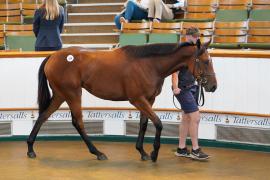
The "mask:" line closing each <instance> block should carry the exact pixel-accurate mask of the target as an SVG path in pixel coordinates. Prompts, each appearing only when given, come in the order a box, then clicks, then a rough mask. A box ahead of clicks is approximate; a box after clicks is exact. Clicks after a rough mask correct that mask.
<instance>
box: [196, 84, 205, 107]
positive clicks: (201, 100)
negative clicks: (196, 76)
mask: <svg viewBox="0 0 270 180" xmlns="http://www.w3.org/2000/svg"><path fill="white" fill-rule="evenodd" d="M198 91H199V93H198V98H197V104H198V105H199V106H203V105H204V91H203V87H202V85H201V83H200V84H199V88H198Z"/></svg>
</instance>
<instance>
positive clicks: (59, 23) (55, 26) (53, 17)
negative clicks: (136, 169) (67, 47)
mask: <svg viewBox="0 0 270 180" xmlns="http://www.w3.org/2000/svg"><path fill="white" fill-rule="evenodd" d="M63 26H64V9H63V7H62V6H60V5H59V4H58V2H57V0H43V4H42V6H41V7H40V8H39V9H37V10H36V11H35V15H34V22H33V31H34V33H35V36H36V38H37V39H36V44H35V50H36V51H55V50H59V49H61V48H62V40H61V37H60V33H62V30H63Z"/></svg>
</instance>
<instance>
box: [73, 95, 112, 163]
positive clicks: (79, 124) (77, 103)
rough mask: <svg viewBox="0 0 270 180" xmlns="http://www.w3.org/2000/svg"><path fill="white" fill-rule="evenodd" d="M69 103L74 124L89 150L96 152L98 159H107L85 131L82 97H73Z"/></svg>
mask: <svg viewBox="0 0 270 180" xmlns="http://www.w3.org/2000/svg"><path fill="white" fill-rule="evenodd" d="M68 104H69V107H70V110H71V113H72V124H73V126H74V127H75V128H76V130H77V131H78V133H79V134H80V135H81V137H82V139H83V140H84V142H85V144H86V145H87V147H88V149H89V151H90V152H91V153H92V154H95V155H96V156H97V159H98V160H106V159H107V157H106V155H105V154H103V153H102V152H100V151H99V150H97V148H96V147H95V146H94V145H93V143H92V142H91V141H90V140H89V138H88V136H87V134H86V132H85V129H84V124H83V121H82V110H81V97H78V98H76V99H73V100H72V101H70V102H68Z"/></svg>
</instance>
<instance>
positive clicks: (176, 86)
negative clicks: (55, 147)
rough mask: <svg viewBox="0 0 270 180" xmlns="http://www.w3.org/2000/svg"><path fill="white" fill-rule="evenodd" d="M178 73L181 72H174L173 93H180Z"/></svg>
mask: <svg viewBox="0 0 270 180" xmlns="http://www.w3.org/2000/svg"><path fill="white" fill-rule="evenodd" d="M178 73H179V72H175V73H173V74H172V90H173V94H175V95H176V94H179V93H180V91H181V89H180V88H179V87H178Z"/></svg>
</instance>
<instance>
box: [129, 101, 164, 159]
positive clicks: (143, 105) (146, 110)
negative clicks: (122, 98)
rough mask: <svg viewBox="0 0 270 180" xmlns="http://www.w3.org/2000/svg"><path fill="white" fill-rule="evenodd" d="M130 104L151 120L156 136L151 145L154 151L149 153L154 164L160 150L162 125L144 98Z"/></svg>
mask: <svg viewBox="0 0 270 180" xmlns="http://www.w3.org/2000/svg"><path fill="white" fill-rule="evenodd" d="M131 104H133V105H134V106H135V107H136V108H137V109H138V110H140V111H141V112H142V113H143V114H144V115H145V116H146V117H148V118H149V119H151V121H152V122H153V124H154V125H155V127H156V135H155V140H154V144H153V147H154V150H153V151H152V153H151V159H152V161H153V162H156V160H157V157H158V152H159V148H160V136H161V131H162V128H163V126H162V123H161V121H160V119H159V117H158V116H157V115H156V114H155V113H154V111H153V110H152V107H151V104H150V102H149V101H148V100H147V99H146V98H145V97H140V98H138V99H136V100H134V101H131Z"/></svg>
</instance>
